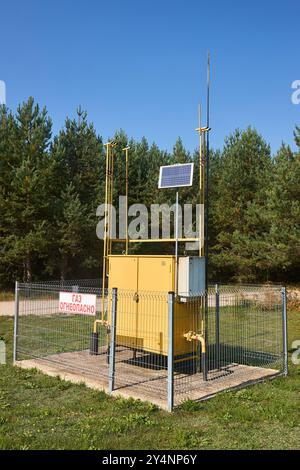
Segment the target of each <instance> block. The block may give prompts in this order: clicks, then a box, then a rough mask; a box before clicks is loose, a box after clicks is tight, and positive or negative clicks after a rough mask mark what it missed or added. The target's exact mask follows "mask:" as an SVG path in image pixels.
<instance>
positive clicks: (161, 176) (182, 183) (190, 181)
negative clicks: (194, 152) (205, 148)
mask: <svg viewBox="0 0 300 470" xmlns="http://www.w3.org/2000/svg"><path fill="white" fill-rule="evenodd" d="M183 167H185V168H189V170H190V171H189V174H188V175H182V174H181V175H179V180H178V179H177V181H176V184H171V180H172V179H174V178H175V177H176V176H177V177H178V175H174V171H173V174H171V175H170V174H169V175H164V174H163V173H164V169H165V168H167V169H172V170H173V169H174V170H176V169H180V168H181V169H182V168H183ZM171 173H172V172H171ZM175 173H176V172H175ZM193 175H194V163H177V164H175V165H163V166H161V167H160V169H159V180H158V188H159V189H168V188H182V187H187V186H192V184H193ZM186 176H188V181H187V180H186V179H185V180H184V181H180V178H181V180H182V179H183V178H184V177H186ZM164 177H165V178H167V181H168V179H169V182H168V183H167V184H163V181H164Z"/></svg>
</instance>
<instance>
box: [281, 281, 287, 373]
mask: <svg viewBox="0 0 300 470" xmlns="http://www.w3.org/2000/svg"><path fill="white" fill-rule="evenodd" d="M281 299H282V334H283V338H282V340H283V341H282V345H283V373H284V375H287V373H288V339H287V312H286V288H285V287H282V289H281Z"/></svg>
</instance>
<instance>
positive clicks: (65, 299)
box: [59, 292, 96, 315]
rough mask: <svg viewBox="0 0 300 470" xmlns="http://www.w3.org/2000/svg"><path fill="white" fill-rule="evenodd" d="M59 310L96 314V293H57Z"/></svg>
mask: <svg viewBox="0 0 300 470" xmlns="http://www.w3.org/2000/svg"><path fill="white" fill-rule="evenodd" d="M59 311H60V312H65V313H81V314H84V315H95V314H96V295H92V294H79V293H77V292H76V293H74V292H60V293H59Z"/></svg>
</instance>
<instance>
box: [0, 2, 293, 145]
mask: <svg viewBox="0 0 300 470" xmlns="http://www.w3.org/2000/svg"><path fill="white" fill-rule="evenodd" d="M0 6H1V10H0V20H1V55H0V80H4V81H5V82H6V93H7V105H8V106H9V107H11V108H12V109H16V106H17V104H18V103H19V102H21V101H23V100H25V99H27V98H28V96H30V95H32V96H34V97H35V98H36V100H37V101H38V102H39V103H40V104H41V105H45V106H46V107H47V109H48V111H49V114H50V115H51V117H52V119H53V130H54V132H57V131H58V130H59V129H60V128H61V126H62V125H63V123H64V119H65V116H66V115H68V116H70V117H72V116H74V113H75V110H76V108H77V106H78V105H79V104H81V105H82V107H83V108H85V109H86V110H87V111H88V115H89V119H90V120H92V121H93V122H94V124H95V127H96V130H97V132H98V133H99V134H101V135H102V136H103V138H104V139H106V138H107V137H108V136H111V135H112V134H113V133H114V131H115V130H117V129H120V128H123V129H124V130H125V131H126V132H127V133H128V135H129V136H133V137H134V138H137V139H140V138H141V137H142V136H143V135H144V136H146V137H147V139H148V140H149V141H150V142H152V141H155V142H157V143H158V145H159V146H160V147H162V148H164V149H171V148H172V146H173V144H174V142H175V140H176V138H177V137H178V136H179V135H180V136H181V137H182V139H183V142H184V144H185V146H186V147H187V148H188V149H189V150H193V149H194V148H195V147H196V146H197V135H196V133H195V131H194V129H195V127H196V125H197V106H198V102H199V100H201V102H202V104H203V105H204V104H205V82H206V55H207V51H208V49H209V50H210V52H211V61H212V71H211V73H212V89H211V94H212V95H211V126H212V128H213V132H212V134H211V141H212V145H213V147H215V148H217V147H222V145H223V142H224V137H225V136H226V135H228V134H229V133H230V132H232V131H233V130H234V129H235V128H236V127H239V128H242V129H243V128H245V127H247V126H248V125H252V126H254V127H256V128H257V129H258V131H259V132H260V133H261V134H262V135H263V136H264V137H265V139H266V140H267V141H268V142H269V143H270V144H271V147H272V151H273V152H275V151H276V150H277V149H278V147H279V146H280V144H281V141H282V140H283V141H285V142H286V143H290V144H292V146H293V129H294V126H295V124H297V123H298V124H299V125H300V105H298V106H296V105H293V104H292V101H291V94H292V89H291V84H292V82H293V81H294V80H297V79H300V65H299V64H300V62H299V17H300V3H299V1H292V0H286V1H285V2H279V1H274V0H273V1H271V0H264V1H262V0H260V1H258V0H252V1H242V0H239V1H238V0H227V1H226V2H224V1H216V0H215V1H213V0H212V1H210V2H207V1H202V0H198V1H197V0H185V1H183V0H182V1H179V0H173V1H171V0H151V1H149V0H139V1H138V0H110V1H102V0H98V1H96V0H86V1H78V0H72V1H71V0H60V1H58V0H51V1H50V0H44V1H42V0H40V1H37V0H26V1H16V0H10V1H1V2H0Z"/></svg>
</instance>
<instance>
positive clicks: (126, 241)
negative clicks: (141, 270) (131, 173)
mask: <svg viewBox="0 0 300 470" xmlns="http://www.w3.org/2000/svg"><path fill="white" fill-rule="evenodd" d="M129 149H130V147H125V148H123V150H124V152H125V196H126V228H125V243H126V245H125V253H126V255H128V150H129Z"/></svg>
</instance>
